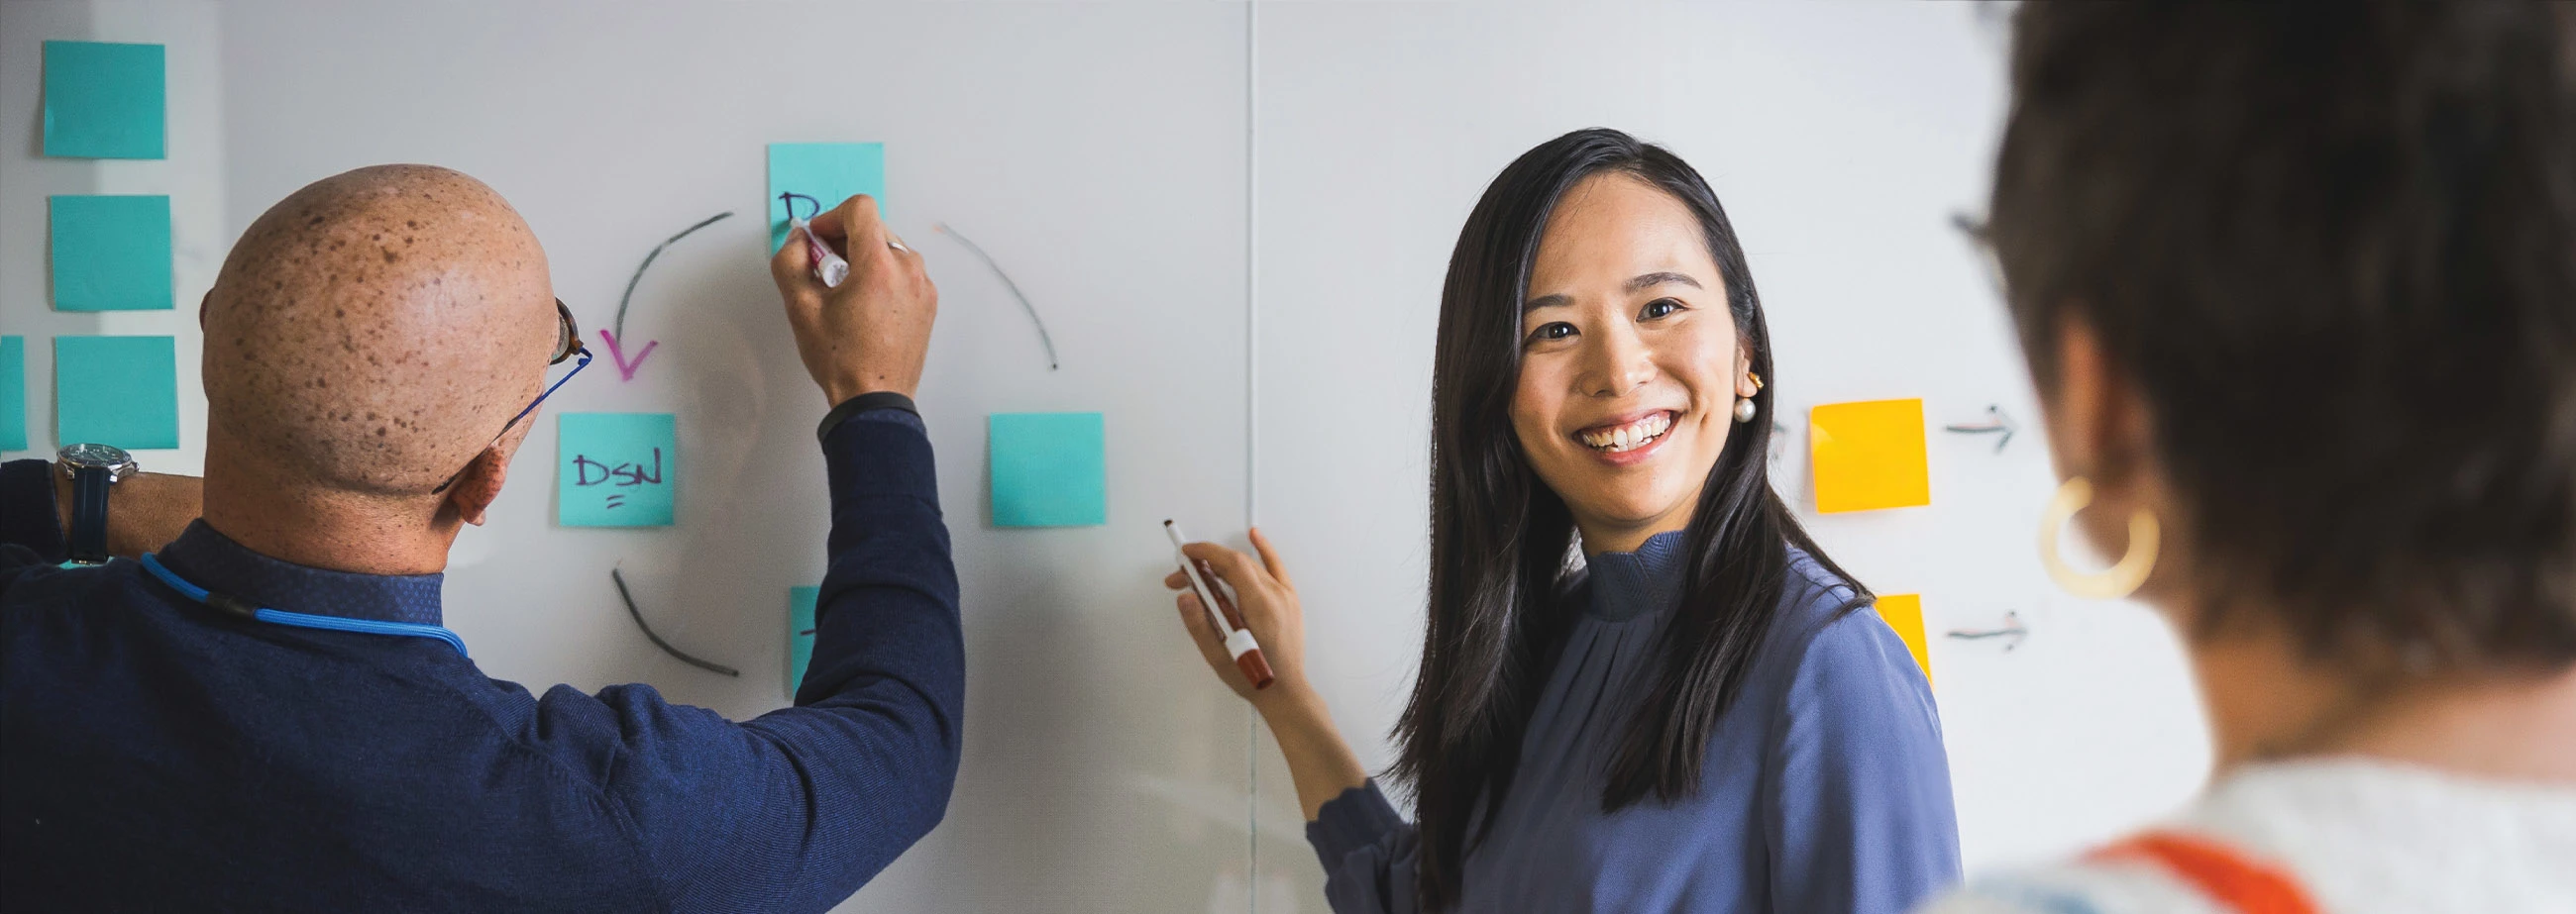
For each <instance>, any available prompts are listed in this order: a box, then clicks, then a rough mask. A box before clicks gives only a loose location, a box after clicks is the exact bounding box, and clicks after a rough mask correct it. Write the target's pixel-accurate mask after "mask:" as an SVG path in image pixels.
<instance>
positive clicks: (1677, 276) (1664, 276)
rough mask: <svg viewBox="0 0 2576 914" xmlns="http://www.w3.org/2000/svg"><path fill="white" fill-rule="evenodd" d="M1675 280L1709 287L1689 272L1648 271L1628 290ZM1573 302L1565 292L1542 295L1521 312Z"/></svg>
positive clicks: (1632, 281)
mask: <svg viewBox="0 0 2576 914" xmlns="http://www.w3.org/2000/svg"><path fill="white" fill-rule="evenodd" d="M1673 282H1677V283H1681V284H1682V285H1685V286H1689V287H1691V288H1694V289H1703V288H1707V287H1706V286H1702V285H1700V284H1699V280H1696V279H1692V278H1690V276H1689V275H1688V274H1683V273H1672V272H1664V273H1647V274H1645V275H1642V276H1639V277H1637V278H1635V279H1631V280H1628V286H1627V291H1628V292H1629V293H1631V294H1634V293H1638V292H1643V291H1645V290H1647V289H1652V288H1654V287H1656V286H1660V285H1663V284H1665V283H1673ZM1571 304H1574V298H1573V296H1570V295H1566V294H1563V293H1558V294H1555V295H1541V296H1539V297H1537V298H1533V299H1530V300H1528V301H1525V302H1522V303H1521V313H1523V314H1527V313H1529V312H1532V311H1536V310H1538V309H1540V308H1561V307H1564V306H1566V305H1571Z"/></svg>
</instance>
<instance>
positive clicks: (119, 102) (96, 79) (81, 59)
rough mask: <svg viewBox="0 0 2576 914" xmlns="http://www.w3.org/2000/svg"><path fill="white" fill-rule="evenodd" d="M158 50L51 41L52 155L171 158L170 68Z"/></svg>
mask: <svg viewBox="0 0 2576 914" xmlns="http://www.w3.org/2000/svg"><path fill="white" fill-rule="evenodd" d="M163 57H164V55H163V52H162V49H161V46H160V45H157V44H105V43H101V42H96V41H48V42H45V111H44V121H45V154H46V155H49V156H57V157H62V158H74V159H158V158H162V157H163V153H164V150H163V141H164V133H165V131H164V129H163V128H164V117H163V115H164V111H165V107H166V102H167V99H168V95H169V86H168V80H167V78H166V76H165V71H166V69H167V66H168V65H167V64H166V63H165V62H164V60H163Z"/></svg>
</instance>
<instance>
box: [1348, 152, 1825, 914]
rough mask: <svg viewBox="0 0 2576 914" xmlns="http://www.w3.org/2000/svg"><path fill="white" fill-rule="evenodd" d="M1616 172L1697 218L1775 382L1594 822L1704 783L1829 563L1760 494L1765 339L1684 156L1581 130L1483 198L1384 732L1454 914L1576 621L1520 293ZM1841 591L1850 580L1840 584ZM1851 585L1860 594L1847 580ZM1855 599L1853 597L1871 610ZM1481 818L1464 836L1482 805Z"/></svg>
mask: <svg viewBox="0 0 2576 914" xmlns="http://www.w3.org/2000/svg"><path fill="white" fill-rule="evenodd" d="M1602 173H1624V174H1628V175H1632V176H1634V177H1636V178H1639V179H1641V180H1644V181H1646V182H1647V183H1650V184H1652V185H1654V186H1656V187H1658V188H1661V189H1663V190H1664V191H1665V192H1666V193H1670V194H1672V195H1673V196H1674V197H1675V198H1677V199H1679V200H1680V201H1681V202H1682V203H1683V204H1684V205H1686V206H1688V207H1690V210H1691V212H1692V213H1693V214H1694V215H1696V216H1697V217H1698V218H1699V222H1700V225H1701V227H1702V229H1703V230H1704V231H1705V233H1706V235H1707V239H1708V249H1709V253H1710V254H1711V256H1712V257H1713V258H1714V259H1715V260H1716V261H1717V268H1718V273H1719V275H1720V277H1721V278H1722V279H1724V281H1725V283H1726V297H1727V309H1728V311H1729V312H1731V313H1732V314H1733V316H1734V319H1735V329H1736V334H1737V336H1738V337H1739V338H1740V339H1741V340H1742V345H1743V346H1744V347H1745V349H1746V350H1747V351H1749V352H1750V354H1751V370H1752V371H1753V372H1754V373H1756V374H1758V375H1760V376H1761V377H1763V378H1764V379H1766V380H1768V381H1770V382H1771V384H1770V386H1768V387H1765V388H1763V389H1762V390H1761V391H1760V392H1759V393H1756V394H1755V395H1754V402H1755V404H1756V405H1757V407H1758V408H1759V409H1760V413H1759V415H1761V416H1763V417H1765V419H1763V420H1760V421H1755V422H1750V423H1745V424H1740V425H1737V426H1735V427H1734V431H1733V432H1732V433H1730V434H1729V435H1728V437H1727V442H1726V448H1725V450H1724V451H1723V452H1721V453H1720V454H1719V455H1718V458H1717V464H1716V465H1715V466H1714V467H1711V468H1710V470H1709V474H1708V481H1707V483H1706V485H1705V486H1704V487H1703V488H1702V489H1701V492H1700V497H1699V504H1698V506H1697V509H1696V510H1695V511H1694V512H1693V513H1692V515H1691V521H1690V527H1689V530H1688V532H1687V533H1686V534H1685V537H1686V540H1685V543H1686V545H1685V547H1684V548H1685V549H1686V552H1685V555H1687V556H1688V566H1687V571H1686V572H1685V577H1684V580H1683V585H1682V603H1681V607H1682V608H1681V610H1680V611H1679V612H1678V613H1676V616H1675V618H1674V620H1673V622H1672V627H1671V629H1669V630H1668V632H1667V633H1666V636H1665V638H1664V641H1663V644H1662V652H1663V658H1662V661H1661V663H1660V664H1659V669H1658V670H1657V672H1656V674H1655V676H1654V679H1653V685H1652V687H1651V689H1650V691H1649V692H1648V693H1647V694H1646V695H1645V696H1644V697H1643V700H1642V701H1640V702H1638V704H1637V709H1638V710H1637V712H1636V714H1635V717H1634V718H1633V719H1632V720H1631V721H1630V722H1629V724H1628V727H1627V732H1626V734H1625V735H1624V736H1622V737H1621V738H1620V740H1619V745H1618V748H1617V751H1616V753H1615V755H1613V756H1612V759H1611V763H1610V769H1609V785H1608V788H1607V789H1606V790H1604V791H1603V793H1602V797H1601V804H1602V808H1603V810H1604V811H1615V810H1618V809H1620V808H1623V807H1626V806H1628V805H1630V804H1633V803H1636V802H1638V801H1640V800H1643V799H1645V798H1646V796H1647V795H1648V794H1649V793H1651V794H1653V795H1654V797H1655V799H1656V800H1657V801H1659V802H1672V801H1674V800H1678V799H1681V798H1684V797H1687V796H1689V795H1691V794H1692V793H1694V792H1695V791H1697V789H1698V785H1699V779H1700V766H1701V764H1702V762H1703V761H1704V760H1705V759H1706V757H1707V755H1708V741H1709V737H1710V733H1711V732H1712V731H1713V730H1714V729H1715V727H1716V724H1717V717H1718V715H1719V713H1720V712H1723V711H1724V710H1726V707H1727V705H1728V703H1729V702H1730V701H1731V700H1732V699H1733V698H1734V696H1735V693H1736V689H1737V686H1738V684H1739V683H1740V682H1741V681H1742V680H1743V678H1744V673H1745V669H1746V668H1747V667H1749V666H1750V665H1751V663H1752V659H1753V655H1754V651H1755V649H1756V648H1757V647H1758V646H1759V645H1760V644H1761V642H1762V639H1763V636H1764V634H1765V633H1767V632H1768V631H1769V630H1770V627H1771V618H1772V616H1773V614H1774V611H1775V609H1776V608H1777V606H1778V604H1779V602H1780V599H1781V595H1782V592H1783V590H1784V589H1785V588H1786V587H1787V584H1788V579H1789V553H1788V546H1790V545H1791V544H1795V545H1796V546H1798V547H1799V548H1802V549H1804V550H1806V551H1807V553H1808V554H1810V555H1813V556H1815V558H1816V560H1817V561H1818V562H1822V563H1825V567H1826V568H1828V569H1831V570H1832V571H1833V572H1834V573H1835V574H1836V575H1838V576H1839V575H1841V574H1842V572H1841V569H1839V568H1835V567H1833V565H1832V564H1831V562H1830V560H1828V559H1826V558H1825V556H1824V553H1823V551H1822V550H1819V549H1818V548H1817V547H1816V545H1815V543H1814V541H1812V540H1810V539H1809V538H1808V536H1807V533H1806V531H1805V530H1804V529H1803V528H1801V527H1800V526H1799V525H1798V522H1797V519H1796V518H1795V517H1793V516H1791V515H1790V513H1789V508H1788V506H1787V505H1785V504H1782V503H1781V501H1780V498H1779V496H1777V495H1775V494H1773V492H1772V491H1771V480H1770V472H1769V453H1770V444H1771V423H1770V422H1769V421H1768V419H1767V417H1769V416H1770V415H1771V403H1772V391H1774V390H1777V389H1778V388H1779V384H1778V377H1777V375H1776V374H1775V373H1774V372H1773V371H1772V367H1771V338H1770V330H1769V328H1768V327H1767V326H1766V325H1765V323H1764V321H1763V318H1762V300H1761V297H1760V296H1759V295H1757V294H1756V293H1755V292H1754V289H1753V275H1752V273H1751V272H1749V271H1748V270H1746V269H1745V265H1744V248H1743V246H1742V245H1740V244H1738V243H1737V242H1736V239H1735V228H1734V226H1733V225H1732V224H1730V223H1729V222H1728V221H1727V218H1726V210H1725V209H1724V208H1723V207H1721V206H1719V205H1718V202H1717V195H1716V193H1714V192H1712V191H1710V190H1709V187H1708V183H1707V182H1706V181H1703V180H1701V179H1700V176H1699V173H1698V172H1697V171H1694V170H1692V169H1691V167H1690V165H1688V164H1687V163H1684V162H1683V161H1682V160H1681V159H1680V158H1679V157H1676V156H1674V155H1673V154H1672V153H1670V152H1668V151H1665V150H1664V149H1663V148H1662V147H1659V146H1654V145H1651V144H1647V143H1642V142H1639V141H1638V140H1637V139H1636V138H1634V137H1631V136H1629V135H1627V134H1625V133H1621V132H1619V131H1616V130H1608V129H1598V128H1596V129H1591V130H1578V131H1575V132H1573V133H1569V134H1566V135H1564V136H1561V137H1557V138H1556V139H1553V140H1549V141H1548V142H1546V143H1543V144H1540V145H1539V146H1538V148H1536V149H1532V150H1530V151H1529V152H1527V153H1524V154H1522V155H1521V157H1520V158H1519V159H1517V160H1515V161H1513V162H1512V164H1511V165H1510V167H1507V168H1505V169H1503V173H1502V174H1501V175H1499V176H1496V177H1495V178H1494V183H1493V184H1492V186H1490V187H1487V188H1486V189H1485V196H1484V198H1483V199H1481V200H1478V201H1477V202H1476V209H1475V211H1474V212H1473V213H1471V214H1469V215H1468V217H1467V226H1466V228H1465V229H1464V230H1462V231H1460V232H1459V234H1458V247H1457V250H1456V251H1455V252H1453V253H1452V254H1451V255H1450V257H1449V278H1448V282H1447V284H1446V285H1445V286H1444V287H1443V288H1442V290H1441V294H1440V333H1439V342H1438V351H1437V353H1436V355H1435V357H1434V361H1433V369H1432V383H1431V402H1432V407H1431V435H1432V439H1431V603H1430V612H1429V624H1428V629H1429V630H1428V631H1427V632H1426V633H1425V637H1424V638H1423V644H1422V669H1421V674H1420V677H1419V678H1418V679H1416V680H1415V682H1414V687H1413V699H1412V701H1411V702H1410V703H1409V704H1407V705H1406V706H1405V709H1404V717H1403V719H1402V720H1400V721H1398V722H1397V723H1396V727H1395V738H1396V740H1397V741H1398V742H1400V743H1402V746H1403V751H1402V754H1401V756H1400V757H1399V758H1398V759H1397V761H1396V764H1395V769H1394V774H1395V775H1396V777H1398V778H1399V779H1401V780H1403V781H1405V782H1407V783H1409V784H1410V785H1411V786H1412V787H1413V789H1414V794H1415V810H1416V819H1417V827H1418V828H1419V829H1420V837H1421V841H1422V850H1421V853H1420V855H1419V857H1418V859H1419V861H1420V863H1419V866H1420V871H1419V873H1418V876H1419V879H1418V884H1419V885H1420V886H1421V901H1422V903H1423V906H1424V907H1425V908H1426V909H1429V910H1441V909H1445V908H1448V907H1450V906H1451V905H1453V904H1454V903H1455V902H1456V901H1457V899H1458V895H1459V871H1460V868H1461V867H1460V864H1461V861H1463V860H1464V859H1465V857H1466V855H1467V853H1468V852H1469V851H1470V850H1472V849H1473V848H1474V846H1475V845H1477V844H1480V843H1482V842H1483V841H1484V839H1485V837H1486V835H1487V833H1488V832H1490V830H1491V829H1492V827H1493V820H1492V817H1491V814H1492V813H1493V812H1494V811H1495V810H1496V809H1499V808H1500V806H1501V803H1502V798H1503V795H1504V792H1505V791H1506V790H1507V789H1508V788H1509V787H1510V786H1511V781H1512V773H1513V771H1514V770H1515V769H1516V768H1517V767H1518V765H1519V762H1520V740H1521V736H1522V732H1523V730H1524V729H1525V728H1526V727H1527V726H1528V723H1529V717H1530V714H1531V710H1532V707H1533V705H1534V704H1535V702H1536V701H1537V698H1538V691H1539V689H1540V687H1541V685H1542V684H1543V682H1544V681H1545V679H1546V676H1547V672H1548V669H1547V668H1548V666H1549V663H1550V661H1551V660H1552V658H1553V657H1554V654H1555V651H1556V648H1557V646H1558V642H1559V640H1560V639H1561V638H1562V637H1563V634H1564V632H1565V630H1566V627H1567V624H1568V622H1569V621H1570V616H1571V614H1572V611H1571V607H1569V606H1566V605H1565V603H1566V602H1567V601H1566V600H1565V598H1566V597H1567V596H1568V594H1569V590H1570V588H1569V584H1570V583H1571V579H1570V576H1569V570H1568V561H1567V558H1568V551H1569V549H1570V547H1571V546H1572V544H1573V541H1574V535H1575V530H1574V519H1573V516H1572V515H1571V514H1570V513H1568V511H1567V510H1566V506H1565V502H1564V501H1563V500H1561V499H1559V498H1558V497H1557V495H1556V493H1555V492H1553V491H1550V490H1549V489H1548V488H1547V486H1546V485H1545V484H1543V483H1542V482H1541V481H1540V480H1539V478H1538V476H1537V475H1536V473H1535V472H1534V471H1532V469H1531V468H1530V464H1529V460H1528V458H1527V457H1526V456H1524V455H1523V453H1522V451H1521V446H1520V440H1519V438H1518V437H1517V436H1516V435H1515V434H1514V433H1513V430H1512V421H1511V415H1510V407H1511V402H1512V393H1513V390H1514V388H1515V386H1516V385H1517V384H1518V383H1519V380H1520V353H1521V345H1520V344H1521V332H1520V331H1521V302H1522V299H1523V298H1524V297H1525V296H1526V295H1527V294H1528V288H1529V275H1530V266H1531V262H1532V261H1533V260H1534V259H1536V257H1537V255H1538V246H1539V236H1540V234H1541V233H1542V231H1544V229H1545V227H1546V226H1547V220H1548V214H1549V213H1550V212H1551V211H1552V210H1553V209H1554V208H1555V206H1556V202H1557V200H1558V198H1559V197H1561V196H1563V195H1564V194H1565V192H1566V191H1567V190H1568V189H1570V188H1572V187H1573V186H1574V185H1575V184H1577V183H1579V182H1581V181H1582V180H1583V179H1585V178H1588V177H1591V176H1593V175H1596V174H1602ZM1844 577H1845V579H1846V580H1848V576H1844ZM1854 589H1855V591H1858V588H1857V586H1855V588H1854ZM1867 599H1868V594H1867V593H1866V592H1860V596H1859V598H1858V599H1857V600H1855V601H1854V602H1853V604H1852V605H1854V606H1857V605H1861V604H1863V603H1865V602H1866V601H1867ZM1480 810H1481V812H1482V813H1483V814H1484V820H1483V823H1482V826H1481V827H1478V828H1476V829H1475V833H1474V834H1472V835H1470V834H1469V833H1468V831H1469V826H1470V823H1471V822H1474V821H1475V820H1476V819H1477V817H1478V813H1479V811H1480Z"/></svg>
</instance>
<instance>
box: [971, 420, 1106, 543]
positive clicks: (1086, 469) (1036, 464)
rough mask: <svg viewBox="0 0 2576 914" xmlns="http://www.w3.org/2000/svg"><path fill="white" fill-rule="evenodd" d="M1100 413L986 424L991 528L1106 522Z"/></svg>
mask: <svg viewBox="0 0 2576 914" xmlns="http://www.w3.org/2000/svg"><path fill="white" fill-rule="evenodd" d="M1102 425H1103V424H1102V421H1101V418H1100V414H1099V413H995V414H993V417H992V420H991V423H990V425H989V434H990V441H989V447H990V453H989V457H990V459H991V461H992V473H993V477H992V485H993V525H994V526H996V527H1094V526H1099V525H1101V524H1105V523H1108V522H1109V482H1108V478H1109V473H1108V460H1107V458H1106V457H1105V456H1103V447H1104V445H1105V443H1106V435H1105V434H1104V431H1103V427H1102Z"/></svg>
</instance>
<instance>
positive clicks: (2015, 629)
mask: <svg viewBox="0 0 2576 914" xmlns="http://www.w3.org/2000/svg"><path fill="white" fill-rule="evenodd" d="M1949 637H1951V638H1955V639H1957V640H1960V641H1982V640H1985V639H1987V638H2002V639H2004V650H2006V651H2010V650H2012V649H2013V648H2017V647H2020V646H2021V641H2022V639H2024V638H2028V637H2030V627H2029V626H2026V625H2023V624H2021V614H2020V613H2017V612H2008V613H2005V614H2004V627H2002V628H1998V629H1994V630H1991V631H1966V630H1953V631H1951V632H1950V634H1949Z"/></svg>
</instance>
